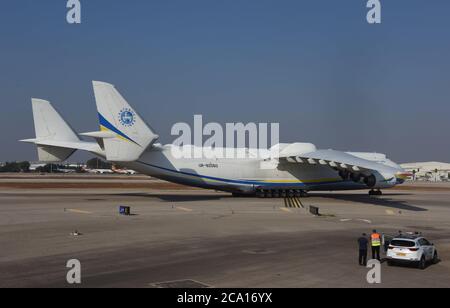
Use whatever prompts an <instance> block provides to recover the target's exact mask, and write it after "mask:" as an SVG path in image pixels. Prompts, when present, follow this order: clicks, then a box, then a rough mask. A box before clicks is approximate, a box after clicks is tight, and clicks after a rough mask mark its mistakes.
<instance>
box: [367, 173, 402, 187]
mask: <svg viewBox="0 0 450 308" xmlns="http://www.w3.org/2000/svg"><path fill="white" fill-rule="evenodd" d="M363 181H364V184H366V185H367V187H368V188H375V189H380V188H390V187H393V186H395V185H396V184H397V179H396V178H395V176H394V175H389V174H384V175H381V174H371V175H369V176H366V177H364V179H363Z"/></svg>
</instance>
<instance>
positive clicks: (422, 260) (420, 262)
mask: <svg viewBox="0 0 450 308" xmlns="http://www.w3.org/2000/svg"><path fill="white" fill-rule="evenodd" d="M426 267H427V261H426V260H425V257H424V256H422V258H421V259H420V261H419V268H420V269H421V270H424V269H425V268H426Z"/></svg>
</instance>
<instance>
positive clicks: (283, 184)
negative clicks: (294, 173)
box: [137, 161, 346, 187]
mask: <svg viewBox="0 0 450 308" xmlns="http://www.w3.org/2000/svg"><path fill="white" fill-rule="evenodd" d="M137 162H138V163H141V164H143V165H146V166H149V167H153V168H156V169H160V170H164V171H168V172H172V173H177V174H182V175H188V176H193V177H198V178H202V179H207V180H212V181H219V182H225V183H232V184H244V185H257V186H264V187H271V186H272V187H273V186H275V187H278V186H288V187H291V186H299V187H304V186H307V185H311V186H312V185H326V184H337V183H340V184H344V183H346V182H344V181H333V182H321V183H315V182H314V183H308V182H306V183H305V182H300V183H299V182H296V183H266V182H259V181H244V180H230V179H222V178H217V177H212V176H206V175H200V174H195V173H189V172H183V171H178V170H173V169H168V168H164V167H160V166H155V165H152V164H147V163H144V162H142V161H137Z"/></svg>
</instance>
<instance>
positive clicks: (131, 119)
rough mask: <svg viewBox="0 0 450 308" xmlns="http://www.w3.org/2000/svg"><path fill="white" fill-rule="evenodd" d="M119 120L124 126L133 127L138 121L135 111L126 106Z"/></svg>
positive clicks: (120, 113)
mask: <svg viewBox="0 0 450 308" xmlns="http://www.w3.org/2000/svg"><path fill="white" fill-rule="evenodd" d="M119 121H120V124H122V125H123V126H127V127H131V126H133V125H134V123H135V122H136V119H135V113H134V111H133V110H131V109H130V108H124V109H122V110H121V111H120V112H119Z"/></svg>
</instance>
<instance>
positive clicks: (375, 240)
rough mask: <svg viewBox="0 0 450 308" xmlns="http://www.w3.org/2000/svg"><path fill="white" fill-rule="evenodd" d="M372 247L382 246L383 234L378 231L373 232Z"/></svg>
mask: <svg viewBox="0 0 450 308" xmlns="http://www.w3.org/2000/svg"><path fill="white" fill-rule="evenodd" d="M371 240H372V247H378V246H381V235H380V234H378V233H373V234H372V236H371Z"/></svg>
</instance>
